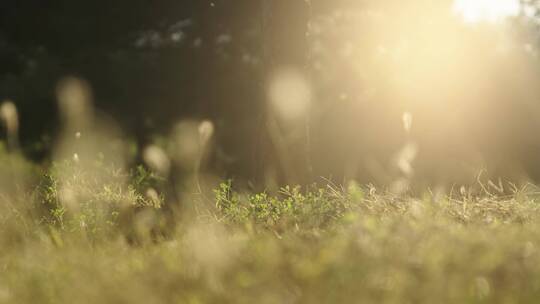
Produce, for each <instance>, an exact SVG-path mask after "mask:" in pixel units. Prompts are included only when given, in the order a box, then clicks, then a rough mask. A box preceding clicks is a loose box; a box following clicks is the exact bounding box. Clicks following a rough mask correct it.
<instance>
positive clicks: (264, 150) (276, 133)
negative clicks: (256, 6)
mask: <svg viewBox="0 0 540 304" xmlns="http://www.w3.org/2000/svg"><path fill="white" fill-rule="evenodd" d="M261 12H262V16H261V19H262V24H261V28H262V30H261V32H262V35H261V37H262V42H261V44H262V54H263V68H262V75H261V86H262V87H261V92H262V93H263V94H264V95H263V96H262V100H263V102H264V104H262V107H261V114H260V115H261V119H259V122H258V124H259V128H258V129H259V130H258V131H257V133H258V134H260V135H261V136H260V137H259V138H258V140H257V142H256V147H255V158H254V160H255V164H254V165H255V166H254V168H255V170H256V173H255V175H256V176H263V177H266V178H267V179H268V175H270V177H271V178H273V179H274V181H275V182H278V183H282V182H285V183H303V182H305V181H307V178H308V176H309V171H310V170H311V168H310V166H311V164H310V163H309V162H310V161H309V159H310V156H309V134H308V133H309V128H308V127H309V122H308V116H309V115H306V121H304V122H300V123H299V124H298V125H296V126H295V127H294V128H296V129H297V130H291V129H290V127H288V128H289V129H287V128H284V127H283V126H282V125H281V124H280V122H279V118H278V117H276V115H274V113H273V112H272V110H271V108H270V107H269V105H268V98H267V90H268V84H269V79H270V77H271V75H272V73H274V72H275V71H276V70H279V69H281V68H287V69H294V70H297V71H299V72H301V73H304V74H305V75H306V76H307V69H306V67H307V65H308V61H309V45H308V39H307V32H308V24H309V19H310V4H309V2H308V1H306V0H261ZM298 128H302V130H300V132H305V133H304V135H305V136H302V137H303V138H301V139H299V138H296V139H294V140H291V138H290V136H288V133H292V132H293V131H294V132H296V133H298V131H299V130H298ZM304 128H305V129H304ZM306 160H307V161H306Z"/></svg>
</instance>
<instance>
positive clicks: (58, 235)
mask: <svg viewBox="0 0 540 304" xmlns="http://www.w3.org/2000/svg"><path fill="white" fill-rule="evenodd" d="M0 165H1V166H2V168H3V170H2V172H1V173H0V178H1V179H2V183H1V184H0V185H1V186H2V189H0V190H2V191H1V193H2V195H0V208H1V209H2V212H0V303H538V301H539V299H540V249H539V247H538V246H539V244H540V229H539V228H540V209H539V206H540V205H539V202H538V200H539V199H540V197H539V196H538V195H537V194H536V188H535V187H532V186H528V187H524V188H519V189H518V188H513V189H512V188H511V187H508V188H509V189H507V190H506V191H505V192H504V193H510V194H502V192H501V193H499V194H496V193H498V192H497V191H498V190H501V189H497V188H498V186H495V185H494V184H490V185H485V186H484V185H479V186H478V187H476V188H478V190H468V189H465V188H462V189H459V190H456V191H453V192H452V193H448V194H446V195H441V194H434V193H431V192H430V191H427V192H426V194H425V195H423V196H421V197H409V196H407V195H400V196H396V195H392V194H389V193H384V192H382V191H380V190H376V189H374V188H372V187H361V186H358V185H355V184H350V185H348V186H346V187H338V186H336V185H328V186H322V187H311V188H308V189H301V188H292V187H285V188H283V189H282V190H281V192H280V193H277V194H275V195H268V194H265V193H259V194H246V193H243V192H236V191H234V190H233V187H232V186H231V184H230V183H227V182H225V183H223V184H221V186H220V187H219V188H218V189H217V190H216V191H215V192H214V194H213V196H214V197H208V196H204V197H203V196H190V197H189V199H185V200H184V201H183V202H182V206H183V207H182V208H177V209H175V208H166V207H165V206H163V197H162V196H161V195H159V194H157V192H153V191H150V192H148V191H147V190H145V189H150V188H151V187H159V183H160V180H159V178H156V177H155V176H153V175H152V174H149V173H147V172H145V171H144V170H135V171H133V172H131V173H130V174H128V173H122V172H121V171H115V170H110V169H103V166H99V165H98V166H96V167H95V168H94V169H93V170H91V173H89V172H87V171H84V170H83V169H80V168H79V169H77V165H76V164H73V163H66V164H62V165H56V166H54V167H53V168H50V169H48V170H47V171H46V172H45V173H44V172H43V171H40V170H39V169H36V168H34V167H32V165H30V164H27V163H26V162H24V160H22V159H19V158H16V157H13V156H3V157H2V158H1V159H0ZM96 168H100V169H96ZM102 171H103V172H102ZM66 172H67V173H66ZM104 176H107V177H108V178H107V179H104V178H103V177H104ZM25 183H26V187H22V186H21V185H22V184H25ZM66 185H67V186H66ZM145 191H146V192H145ZM167 214H172V216H167ZM171 218H173V219H174V220H171ZM171 222H173V223H174V224H171Z"/></svg>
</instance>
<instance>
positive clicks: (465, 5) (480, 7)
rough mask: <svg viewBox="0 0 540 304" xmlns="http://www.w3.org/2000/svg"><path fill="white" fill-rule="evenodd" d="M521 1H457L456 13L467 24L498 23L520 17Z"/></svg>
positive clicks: (455, 3)
mask: <svg viewBox="0 0 540 304" xmlns="http://www.w3.org/2000/svg"><path fill="white" fill-rule="evenodd" d="M520 10H521V5H520V1H519V0H455V1H454V11H455V12H456V13H457V14H459V15H460V16H461V17H462V18H463V20H464V21H465V22H467V23H479V22H483V21H487V22H497V21H500V20H502V19H505V18H508V17H514V16H517V15H519V13H520Z"/></svg>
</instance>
